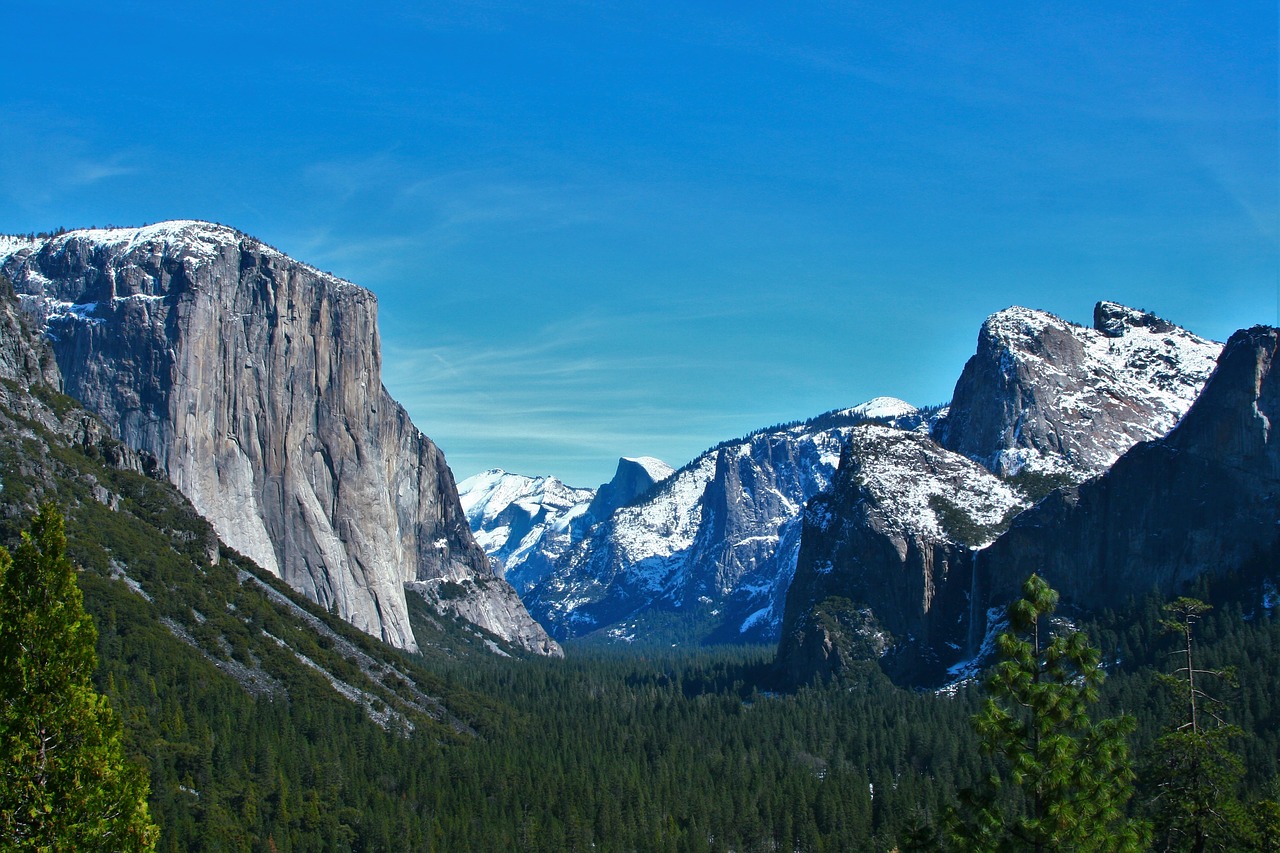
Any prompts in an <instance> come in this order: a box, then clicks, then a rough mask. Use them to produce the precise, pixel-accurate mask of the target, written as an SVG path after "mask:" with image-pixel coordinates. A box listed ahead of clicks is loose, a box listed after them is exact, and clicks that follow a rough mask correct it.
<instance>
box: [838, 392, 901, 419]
mask: <svg viewBox="0 0 1280 853" xmlns="http://www.w3.org/2000/svg"><path fill="white" fill-rule="evenodd" d="M845 411H847V412H848V413H849V414H850V415H852V416H853V417H857V418H865V419H866V420H892V419H894V418H905V417H911V416H913V415H918V414H920V410H919V409H917V408H916V407H915V406H913V405H911V404H910V403H908V402H907V401H906V400H899V399H898V398H897V397H873V398H871V399H870V400H868V401H867V402H865V403H862V404H861V405H857V406H854V407H853V408H852V409H846V410H845Z"/></svg>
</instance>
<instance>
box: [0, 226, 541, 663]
mask: <svg viewBox="0 0 1280 853" xmlns="http://www.w3.org/2000/svg"><path fill="white" fill-rule="evenodd" d="M0 267H2V268H3V271H4V272H5V274H6V275H7V276H8V277H9V278H10V279H11V280H12V282H13V284H14V287H15V289H16V290H17V292H18V294H19V297H20V298H21V300H22V302H23V306H24V310H25V311H26V312H27V313H28V315H30V316H32V317H34V318H35V319H36V320H37V321H38V322H39V323H41V324H43V326H44V328H45V329H46V334H47V336H48V337H49V338H50V339H51V340H52V342H53V349H54V352H55V354H56V356H57V361H58V365H59V367H60V368H61V371H62V375H63V377H64V387H65V390H66V392H67V393H68V394H70V395H72V396H74V397H76V398H77V399H79V400H81V401H82V402H83V403H84V404H85V406H86V407H87V408H89V409H90V410H92V411H94V412H95V413H97V414H98V415H100V416H101V417H102V418H103V419H104V420H105V421H106V422H107V423H108V424H110V425H112V426H113V428H114V429H115V430H116V432H117V436H118V437H119V438H120V440H121V441H123V442H125V443H126V444H128V445H131V446H133V447H135V448H138V449H140V450H143V451H146V452H149V453H151V454H154V456H155V457H156V458H157V459H158V460H159V463H160V465H161V467H162V468H163V469H164V471H165V472H166V473H167V475H168V477H169V479H170V480H171V481H172V482H173V483H174V484H175V485H176V486H177V487H178V488H179V489H180V490H181V491H182V492H183V493H184V494H185V495H186V496H187V497H188V498H189V499H190V500H191V501H192V503H193V504H194V505H195V506H196V507H197V509H199V510H200V512H201V513H203V514H204V515H205V516H206V517H207V518H208V519H209V520H210V522H212V524H213V526H214V528H215V529H216V530H217V532H218V535H219V536H220V537H221V538H222V539H223V541H224V542H226V543H227V544H228V545H230V546H231V547H233V548H235V549H236V550H238V551H240V552H242V553H244V554H245V555H246V556H248V557H250V558H252V559H253V560H254V561H256V562H257V563H259V564H260V565H262V566H263V567H264V568H267V569H269V570H271V571H272V572H274V573H276V574H277V575H279V576H280V577H282V578H284V580H286V581H287V582H288V583H289V584H290V585H292V586H293V587H295V588H296V589H298V590H300V591H302V592H303V593H305V594H306V595H307V596H308V597H310V598H312V599H313V600H315V601H317V602H319V603H320V604H322V605H324V606H326V607H330V608H333V609H335V610H336V611H337V612H338V613H339V614H340V615H341V616H342V617H343V618H344V619H346V620H347V621H349V622H351V623H352V624H353V625H356V626H357V627H359V628H361V629H363V630H365V631H367V632H368V633H371V634H373V635H374V636H378V637H381V638H382V639H384V640H385V641H387V642H388V643H391V644H392V645H395V646H398V647H400V648H406V649H414V648H416V641H415V639H414V636H413V632H412V630H411V628H410V627H409V619H408V613H407V607H406V604H405V598H404V596H405V584H406V583H411V582H417V581H429V580H435V579H447V580H452V581H462V580H466V579H471V578H483V579H486V580H488V579H490V578H492V570H491V569H490V567H489V564H488V561H487V559H486V558H485V555H484V553H483V551H481V550H480V548H479V547H478V546H477V545H476V544H475V541H474V539H473V538H472V536H471V533H470V531H469V529H468V527H467V523H466V518H465V517H464V515H463V513H462V509H461V507H460V506H459V503H458V498H457V491H456V488H455V486H454V482H453V475H452V473H451V472H450V471H449V468H448V466H447V465H446V464H445V460H444V457H443V455H442V454H441V452H440V450H439V449H438V448H437V447H436V446H435V445H434V444H433V443H432V442H431V441H430V440H429V439H428V438H426V436H424V435H423V434H422V433H421V432H419V431H418V430H417V429H416V428H415V427H414V425H413V423H412V422H411V421H410V419H409V417H408V415H407V414H406V413H405V411H404V409H403V408H401V407H400V405H399V404H397V403H396V402H395V401H394V400H393V399H391V397H390V395H388V394H387V392H386V390H385V389H384V388H383V387H382V384H381V354H380V347H379V337H378V329H377V303H376V299H375V298H374V296H373V295H372V294H371V293H369V292H368V291H366V290H364V289H363V288H360V287H357V286H355V285H353V284H351V283H349V282H345V281H342V280H340V279H337V278H335V277H333V276H331V275H328V274H325V273H322V272H320V271H318V270H316V269H313V268H312V267H309V266H306V265H304V264H301V263H299V262H297V261H295V260H293V259H291V258H289V257H287V256H285V255H283V254H281V253H280V252H278V251H276V250H274V249H272V248H270V247H268V246H266V245H264V244H263V243H261V242H259V241H258V240H255V239H253V238H252V237H249V236H247V235H244V234H241V233H240V232H237V231H234V230H233V229H230V228H226V227H224V226H220V225H213V224H210V223H204V222H191V221H181V222H168V223H161V224H158V225H153V226H148V227H144V228H137V229H105V230H85V231H72V232H69V233H67V234H63V235H60V236H58V237H54V238H52V239H48V240H38V241H31V242H23V241H15V240H13V239H11V238H10V239H9V240H8V241H7V242H5V243H4V244H3V246H0ZM497 583H498V584H500V585H505V584H502V582H501V581H497ZM490 586H491V584H489V583H485V584H483V585H479V586H476V587H475V588H476V589H479V590H481V591H482V592H481V593H480V594H483V590H484V589H488V588H489V587H490ZM504 607H505V605H504ZM507 609H509V608H507ZM521 614H523V615H520V614H516V615H514V616H513V617H512V618H513V619H515V620H516V621H520V620H521V619H523V620H527V619H528V616H527V614H524V613H523V610H521ZM496 627H497V628H498V630H497V631H495V632H496V633H499V634H501V633H502V630H501V629H502V628H503V626H501V625H498V626H496ZM509 627H511V628H513V631H512V635H513V636H514V635H516V634H520V633H527V630H528V625H525V624H523V623H522V624H520V625H519V626H515V625H512V626H509Z"/></svg>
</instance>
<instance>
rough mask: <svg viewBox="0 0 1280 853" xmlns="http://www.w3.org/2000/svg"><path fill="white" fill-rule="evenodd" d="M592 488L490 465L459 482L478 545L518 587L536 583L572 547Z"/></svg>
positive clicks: (459, 488) (588, 503) (524, 587)
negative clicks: (558, 557)
mask: <svg viewBox="0 0 1280 853" xmlns="http://www.w3.org/2000/svg"><path fill="white" fill-rule="evenodd" d="M594 496H595V491H594V490H593V489H576V488H573V487H572V486H566V485H565V484H564V483H562V482H561V481H560V480H558V479H556V478H555V477H527V476H524V475H522V474H510V473H507V472H506V471H503V470H502V469H501V468H492V469H490V470H488V471H485V472H484V473H482V474H477V475H475V476H474V477H468V478H467V479H465V480H463V481H462V482H460V483H458V497H459V498H460V500H461V503H462V511H463V513H464V514H465V515H466V517H467V524H468V525H469V526H470V527H471V531H472V534H473V535H474V536H475V539H476V542H477V544H479V545H480V547H481V548H483V549H484V552H485V553H486V554H488V555H489V558H490V560H492V561H493V563H494V565H495V567H496V568H498V569H499V570H502V571H504V572H505V573H506V577H507V580H508V581H510V582H511V583H512V584H513V585H514V586H515V587H516V588H517V590H522V589H526V588H527V587H528V586H529V585H531V584H533V583H536V582H537V581H538V580H540V579H541V578H542V577H543V576H544V575H545V574H546V572H547V570H548V567H549V564H550V562H551V561H552V560H554V559H555V558H556V557H557V556H559V555H560V554H561V553H563V552H564V550H565V549H566V548H568V547H569V544H570V542H571V541H572V538H573V531H574V528H575V525H576V524H578V523H579V522H580V521H581V520H582V519H583V518H584V516H585V515H586V513H587V508H588V506H589V505H590V504H591V499H592V498H593V497H594Z"/></svg>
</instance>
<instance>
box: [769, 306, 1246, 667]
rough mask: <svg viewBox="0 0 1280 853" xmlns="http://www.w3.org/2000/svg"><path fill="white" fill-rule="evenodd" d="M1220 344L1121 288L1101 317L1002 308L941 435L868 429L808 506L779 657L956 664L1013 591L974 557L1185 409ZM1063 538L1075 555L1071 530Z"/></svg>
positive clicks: (790, 663) (942, 421) (787, 661)
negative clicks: (991, 609)
mask: <svg viewBox="0 0 1280 853" xmlns="http://www.w3.org/2000/svg"><path fill="white" fill-rule="evenodd" d="M1220 350H1221V346H1220V345H1219V344H1216V343H1214V342H1212V341H1206V340H1204V339H1203V338H1200V337H1198V336H1196V335H1193V334H1191V333H1190V332H1187V331H1185V330H1183V329H1180V328H1178V327H1176V326H1174V325H1172V324H1170V323H1168V322H1166V321H1164V320H1161V319H1159V318H1157V317H1154V316H1153V315H1151V314H1147V313H1144V312H1140V311H1134V310H1132V309H1129V308H1125V307H1123V306H1120V305H1116V304H1115V303H1109V302H1101V303H1098V305H1097V306H1096V307H1095V309H1094V327H1093V328H1084V327H1081V326H1076V325H1073V324H1071V323H1067V322H1065V321H1063V320H1061V319H1059V318H1057V317H1054V316H1053V315H1051V314H1047V313H1045V312H1043V311H1033V310H1030V309H1026V308H1009V309H1006V310H1004V311H1001V312H998V313H996V314H993V315H992V316H991V317H989V318H988V319H987V321H986V322H985V323H984V324H983V326H982V329H981V331H980V333H979V336H978V346H977V352H976V353H975V355H974V356H973V357H972V358H971V359H969V361H968V363H967V364H966V365H965V368H964V371H963V373H962V374H961V376H960V379H959V380H958V382H957V383H956V390H955V396H954V398H953V400H952V403H951V404H950V406H949V407H948V408H947V410H946V412H945V414H943V415H942V416H941V417H939V418H938V419H937V420H936V421H935V422H934V424H933V426H932V429H931V431H930V436H924V435H912V434H905V433H900V432H899V433H897V434H895V433H894V431H892V430H883V429H882V428H881V431H879V432H877V433H872V432H868V431H866V428H861V429H860V430H858V431H855V433H854V435H853V436H852V437H851V441H850V444H849V447H848V448H847V449H846V451H845V453H844V454H843V455H842V458H841V467H840V470H839V471H838V472H837V473H836V475H835V477H834V480H833V486H832V489H831V490H829V491H828V492H826V493H824V494H822V495H819V496H817V497H815V498H814V499H813V500H812V501H811V502H810V503H809V505H808V507H807V509H806V512H805V515H804V529H803V533H802V536H801V547H800V555H799V558H798V561H797V568H796V573H795V579H794V581H793V582H792V585H791V588H790V591H789V593H788V597H787V605H786V618H785V620H784V622H783V628H782V641H781V644H780V647H779V654H778V660H779V663H780V665H781V667H782V669H783V671H784V672H785V673H786V674H787V676H788V677H790V678H792V679H793V680H795V681H799V682H805V681H808V680H809V679H811V678H812V677H814V676H815V675H817V676H820V677H827V676H830V675H833V674H837V673H839V672H841V671H843V670H845V669H847V668H848V667H849V666H850V665H851V663H852V662H853V661H855V660H859V659H866V658H867V657H869V656H871V657H882V658H883V660H884V662H885V664H886V667H887V668H888V669H889V670H890V671H891V672H893V673H894V674H896V675H899V676H901V677H902V678H904V679H906V680H913V681H930V680H936V679H939V678H941V677H943V676H944V675H945V673H946V670H947V667H948V666H949V665H952V664H954V663H955V662H956V661H957V660H959V659H961V658H963V657H964V656H965V654H966V653H967V652H968V651H971V650H972V648H971V647H972V646H973V645H974V644H975V643H976V642H977V641H978V640H980V639H981V637H982V635H983V627H984V624H985V615H986V611H985V607H986V604H985V603H987V602H996V603H1000V604H1004V603H1007V601H1008V599H1009V598H1010V597H1012V593H1013V592H1016V590H1017V586H1016V585H1015V586H1013V587H1012V588H1006V586H1004V585H1000V584H998V583H996V582H995V581H987V580H984V576H983V575H982V574H981V573H977V574H975V566H976V565H977V563H978V560H979V555H982V557H983V558H984V559H985V557H986V555H987V554H988V553H992V554H994V553H995V552H996V551H998V550H999V546H1000V545H1001V543H1002V541H1004V540H1003V539H999V538H997V537H999V536H1000V535H1001V534H1002V533H1003V532H1004V531H1005V530H1006V529H1007V528H1008V527H1009V526H1010V524H1013V525H1014V526H1015V527H1020V526H1021V525H1022V524H1023V519H1025V518H1027V517H1029V516H1033V513H1037V512H1045V511H1046V510H1044V509H1042V507H1046V506H1050V505H1053V504H1054V502H1055V501H1059V500H1061V499H1062V498H1061V495H1062V494H1070V492H1060V493H1057V494H1055V495H1054V496H1053V497H1050V498H1047V499H1046V500H1045V501H1044V502H1043V503H1042V504H1041V505H1040V507H1038V508H1037V510H1035V511H1032V512H1025V513H1023V514H1022V515H1019V513H1020V512H1022V511H1023V510H1025V509H1026V508H1027V507H1029V506H1031V505H1032V504H1033V503H1034V502H1035V501H1036V500H1038V499H1039V498H1041V497H1043V496H1044V495H1045V494H1046V493H1047V492H1051V491H1052V488H1053V486H1055V485H1058V484H1066V485H1068V486H1070V485H1073V484H1076V483H1079V482H1081V481H1083V480H1086V479H1087V478H1089V477H1090V476H1094V475H1096V474H1098V473H1100V472H1103V471H1106V470H1107V469H1108V468H1109V467H1110V466H1111V465H1112V463H1114V462H1115V461H1116V459H1117V458H1120V457H1121V455H1122V454H1124V453H1126V451H1129V449H1130V448H1131V447H1133V445H1134V444H1135V443H1137V442H1139V441H1141V440H1146V439H1153V438H1157V437H1159V436H1161V435H1163V434H1164V433H1165V432H1167V431H1168V430H1169V429H1170V428H1172V427H1173V426H1174V425H1175V424H1176V423H1178V420H1179V419H1180V418H1181V417H1182V416H1183V414H1184V413H1185V412H1186V411H1187V409H1188V408H1190V407H1191V404H1192V401H1193V400H1195V398H1196V395H1197V394H1198V393H1199V392H1200V389H1201V388H1202V387H1203V386H1204V383H1205V380H1206V379H1207V377H1208V376H1209V374H1210V373H1211V372H1212V370H1213V367H1214V364H1215V361H1214V359H1215V358H1216V356H1217V354H1218V352H1219V351H1220ZM1188 418H1190V416H1188ZM1151 476H1153V477H1158V476H1159V474H1158V472H1152V473H1151ZM1015 518H1017V521H1015ZM1007 535H1009V536H1015V535H1016V534H1013V533H1012V532H1010V533H1009V534H1007ZM993 540H995V542H996V544H994V545H991V546H990V548H989V549H987V550H985V551H984V550H983V549H984V548H986V546H988V544H989V543H991V542H992V541H993ZM1054 547H1059V548H1061V549H1062V551H1061V553H1062V554H1063V555H1064V556H1062V558H1061V559H1063V560H1070V559H1071V558H1072V557H1071V556H1070V554H1071V549H1070V546H1069V543H1066V542H1058V543H1057V544H1056V545H1055V546H1054ZM1032 562H1034V558H1033V559H1031V560H1028V561H1026V562H1024V563H1023V564H1021V565H1020V566H1019V567H1018V568H1017V569H1011V570H1009V572H1008V573H1007V574H1008V576H1009V577H1012V576H1013V575H1014V574H1017V573H1018V572H1020V571H1023V569H1024V568H1025V569H1026V573H1029V572H1030V571H1032V570H1037V569H1034V568H1026V566H1028V565H1030V564H1031V563H1032ZM1023 579H1025V573H1024V574H1023V576H1022V577H1020V578H1018V582H1019V583H1020V582H1021V580H1023ZM994 587H999V588H998V589H996V588H994ZM1099 591H1102V590H1099Z"/></svg>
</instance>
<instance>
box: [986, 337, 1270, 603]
mask: <svg viewBox="0 0 1280 853" xmlns="http://www.w3.org/2000/svg"><path fill="white" fill-rule="evenodd" d="M1278 351H1280V331H1278V330H1276V329H1274V328H1270V327H1261V326H1259V327H1255V328H1252V329H1248V330H1242V331H1240V332H1237V333H1236V334H1234V335H1232V337H1231V339H1230V340H1229V341H1228V342H1227V344H1226V347H1225V348H1224V349H1223V352H1222V356H1221V358H1220V359H1219V361H1218V365H1217V369H1216V370H1215V372H1214V373H1213V375H1212V377H1211V378H1210V379H1209V381H1208V383H1207V384H1206V385H1205V388H1204V391H1203V393H1202V394H1201V395H1200V397H1199V398H1198V399H1197V400H1196V402H1195V405H1193V406H1192V407H1191V409H1190V411H1188V412H1187V414H1186V416H1185V417H1184V418H1183V419H1182V422H1181V423H1180V424H1178V426H1177V427H1176V428H1175V429H1174V430H1173V431H1171V432H1170V433H1169V434H1168V435H1167V436H1166V437H1164V438H1162V439H1158V440H1155V441H1151V442H1146V443H1143V444H1139V445H1137V446H1136V447H1134V448H1133V449H1131V450H1130V451H1129V452H1128V453H1126V454H1125V455H1124V456H1122V457H1121V458H1120V459H1119V460H1118V461H1117V462H1116V464H1115V465H1114V466H1112V467H1111V469H1110V470H1109V471H1107V472H1106V473H1105V474H1103V475H1102V476H1100V477H1097V478H1095V479H1093V480H1090V481H1088V482H1086V483H1083V484H1081V485H1079V486H1077V487H1074V488H1066V489H1062V490H1059V491H1057V492H1055V493H1054V494H1052V495H1050V496H1049V497H1048V498H1046V499H1045V500H1044V501H1042V502H1041V503H1040V504H1038V505H1037V506H1036V507H1034V508H1033V509H1031V510H1028V511H1027V512H1025V513H1023V514H1022V515H1021V516H1019V517H1018V519H1017V520H1016V521H1015V522H1014V524H1013V526H1012V527H1011V528H1010V529H1009V531H1008V532H1007V533H1005V534H1004V535H1003V536H1001V537H1000V538H999V539H998V540H996V542H995V543H993V544H992V545H991V547H990V548H988V549H987V550H986V551H984V552H983V553H982V555H981V557H980V559H979V561H978V574H979V578H980V588H979V589H978V590H977V595H976V598H975V603H976V604H978V605H979V608H977V609H976V613H977V615H975V619H980V618H981V606H984V605H993V604H995V603H999V602H1002V601H1003V602H1007V601H1008V600H1010V599H1011V598H1012V597H1013V595H1012V594H1011V591H1016V589H1017V588H1018V585H1019V584H1021V582H1022V581H1023V580H1025V578H1026V577H1027V575H1029V574H1031V573H1032V572H1037V573H1039V574H1041V575H1042V576H1043V577H1045V578H1046V579H1047V580H1048V581H1049V582H1050V584H1052V585H1053V587H1054V588H1055V589H1057V590H1058V591H1059V592H1060V593H1061V594H1062V598H1063V601H1064V603H1067V604H1075V605H1077V606H1082V607H1086V608H1089V607H1093V608H1096V607H1107V606H1115V605H1118V604H1121V603H1123V601H1124V600H1125V598H1126V597H1128V596H1142V595H1145V594H1147V593H1149V592H1151V591H1153V590H1159V591H1160V592H1162V593H1164V594H1166V595H1175V594H1177V593H1178V592H1179V591H1180V590H1181V589H1182V588H1183V587H1184V586H1185V585H1186V584H1187V583H1188V582H1190V581H1192V580H1193V579H1195V578H1197V577H1199V576H1200V575H1203V574H1206V573H1208V574H1212V575H1217V576H1220V575H1223V574H1227V573H1231V572H1235V571H1239V570H1241V569H1243V568H1245V567H1246V566H1248V565H1251V564H1260V563H1261V564H1265V565H1268V566H1270V567H1271V569H1272V571H1274V566H1275V565H1276V557H1277V554H1278V551H1280V440H1277V437H1276V436H1275V434H1274V430H1273V425H1274V424H1276V423H1277V418H1280V371H1277V370H1276V369H1275V368H1276V356H1277V352H1278Z"/></svg>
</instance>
